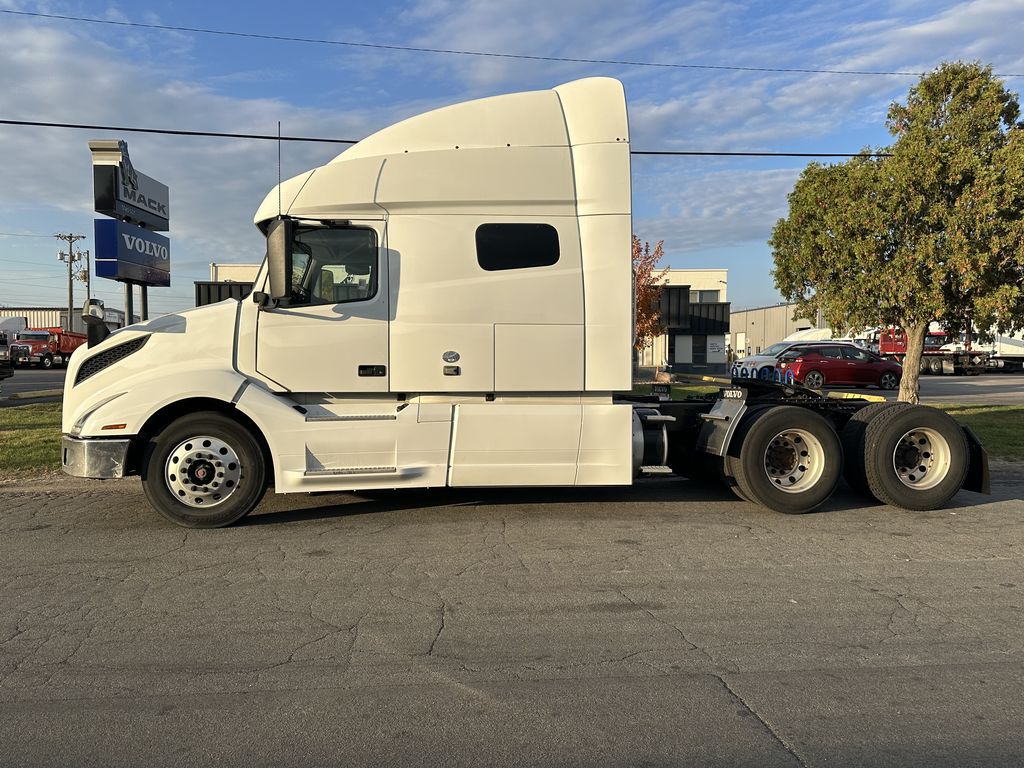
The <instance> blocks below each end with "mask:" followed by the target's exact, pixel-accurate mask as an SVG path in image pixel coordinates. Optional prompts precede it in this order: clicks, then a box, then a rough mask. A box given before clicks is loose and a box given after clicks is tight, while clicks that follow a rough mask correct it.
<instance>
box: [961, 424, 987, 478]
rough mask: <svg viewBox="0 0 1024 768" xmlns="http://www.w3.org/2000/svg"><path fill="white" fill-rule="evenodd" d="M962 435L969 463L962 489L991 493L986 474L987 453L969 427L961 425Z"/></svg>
mask: <svg viewBox="0 0 1024 768" xmlns="http://www.w3.org/2000/svg"><path fill="white" fill-rule="evenodd" d="M963 430H964V437H966V438H967V446H968V452H969V456H970V463H969V464H968V466H967V477H966V478H965V479H964V485H963V489H964V490H965V491H974V492H975V493H991V492H992V491H991V484H990V479H989V474H988V453H987V452H986V451H985V447H984V446H983V445H982V444H981V441H980V440H979V439H978V436H977V435H976V434H974V430H972V429H971V428H970V427H963Z"/></svg>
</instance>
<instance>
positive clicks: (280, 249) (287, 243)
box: [267, 217, 295, 299]
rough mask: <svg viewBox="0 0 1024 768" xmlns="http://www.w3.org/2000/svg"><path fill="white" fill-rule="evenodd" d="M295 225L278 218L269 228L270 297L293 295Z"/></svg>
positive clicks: (282, 297)
mask: <svg viewBox="0 0 1024 768" xmlns="http://www.w3.org/2000/svg"><path fill="white" fill-rule="evenodd" d="M294 232H295V223H294V222H293V221H292V220H291V219H286V218H283V217H278V218H276V219H274V220H273V221H271V222H270V224H269V225H268V226H267V269H268V270H269V272H270V297H271V298H272V299H284V298H287V297H288V296H290V295H291V288H292V286H291V282H292V239H293V235H294Z"/></svg>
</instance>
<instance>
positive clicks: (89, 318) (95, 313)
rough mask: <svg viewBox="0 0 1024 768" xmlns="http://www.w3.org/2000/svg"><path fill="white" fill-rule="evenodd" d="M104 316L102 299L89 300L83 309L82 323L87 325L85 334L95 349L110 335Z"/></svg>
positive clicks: (89, 343)
mask: <svg viewBox="0 0 1024 768" xmlns="http://www.w3.org/2000/svg"><path fill="white" fill-rule="evenodd" d="M103 314H104V313H103V301H102V300H101V299H89V300H88V301H87V302H85V306H84V307H82V322H83V323H85V334H86V338H87V339H88V346H90V347H95V346H96V345H97V344H99V343H100V342H101V341H103V340H104V339H105V338H107V336H109V335H110V329H109V328H107V323H106V321H105V320H104V319H103Z"/></svg>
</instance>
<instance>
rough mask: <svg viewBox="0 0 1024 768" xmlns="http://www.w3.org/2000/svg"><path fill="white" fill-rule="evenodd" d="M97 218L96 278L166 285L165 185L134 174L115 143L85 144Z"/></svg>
mask: <svg viewBox="0 0 1024 768" xmlns="http://www.w3.org/2000/svg"><path fill="white" fill-rule="evenodd" d="M89 151H90V152H92V181H93V195H94V197H95V202H96V213H102V214H104V215H105V216H110V217H111V218H109V219H96V276H97V277H107V278H110V279H111V280H120V281H121V282H124V283H136V284H138V285H142V286H147V285H153V286H168V285H170V284H171V252H170V242H171V241H170V240H168V239H167V238H166V237H164V236H163V235H158V234H156V232H166V231H167V230H168V228H169V226H170V218H171V202H170V195H169V193H168V190H167V185H166V184H161V183H160V182H159V181H157V180H156V179H151V178H150V177H149V176H146V175H145V174H144V173H139V172H138V171H137V170H135V166H134V165H132V159H131V157H130V156H129V155H128V142H126V141H123V140H120V139H103V140H100V141H90V142H89Z"/></svg>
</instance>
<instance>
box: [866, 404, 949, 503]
mask: <svg viewBox="0 0 1024 768" xmlns="http://www.w3.org/2000/svg"><path fill="white" fill-rule="evenodd" d="M968 461H969V452H968V446H967V438H966V437H965V436H964V432H963V429H962V428H961V427H960V425H959V424H958V423H957V422H956V420H955V419H953V417H951V416H949V415H948V414H946V413H943V412H942V411H939V410H936V409H935V408H929V407H927V406H923V405H908V406H907V407H905V408H892V409H889V410H888V411H885V412H884V413H881V414H879V415H878V416H877V417H876V418H874V419H872V420H871V421H870V422H869V423H868V425H867V429H866V430H865V435H864V470H865V477H866V480H867V484H868V488H869V490H870V491H871V494H872V495H873V496H874V497H875V498H876V499H878V500H879V501H880V502H882V503H883V504H889V505H891V506H894V507H901V508H903V509H912V510H919V511H923V510H929V509H937V508H938V507H941V506H943V505H945V504H946V502H948V501H949V500H950V499H951V498H953V496H954V495H956V493H957V492H958V491H959V490H960V488H961V487H962V486H963V484H964V478H965V477H966V476H967V464H968Z"/></svg>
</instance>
